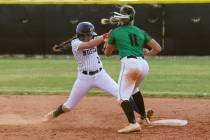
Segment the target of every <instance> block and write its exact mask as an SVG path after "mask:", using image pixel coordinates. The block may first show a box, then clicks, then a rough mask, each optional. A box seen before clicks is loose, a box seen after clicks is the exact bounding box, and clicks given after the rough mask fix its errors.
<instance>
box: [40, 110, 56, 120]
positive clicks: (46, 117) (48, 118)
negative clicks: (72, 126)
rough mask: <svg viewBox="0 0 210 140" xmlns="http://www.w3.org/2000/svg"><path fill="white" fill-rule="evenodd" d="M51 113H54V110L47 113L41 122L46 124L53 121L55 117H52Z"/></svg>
mask: <svg viewBox="0 0 210 140" xmlns="http://www.w3.org/2000/svg"><path fill="white" fill-rule="evenodd" d="M53 113H54V110H53V111H50V112H49V113H47V114H46V115H45V116H44V119H43V122H48V121H51V120H53V119H55V118H56V117H55V116H54V115H53Z"/></svg>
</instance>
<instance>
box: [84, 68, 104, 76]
mask: <svg viewBox="0 0 210 140" xmlns="http://www.w3.org/2000/svg"><path fill="white" fill-rule="evenodd" d="M101 70H102V68H99V70H96V71H89V72H88V71H82V73H83V74H85V75H94V74H96V73H98V72H100V71H101Z"/></svg>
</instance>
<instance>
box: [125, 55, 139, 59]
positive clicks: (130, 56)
mask: <svg viewBox="0 0 210 140" xmlns="http://www.w3.org/2000/svg"><path fill="white" fill-rule="evenodd" d="M127 58H128V59H129V58H135V59H137V57H136V56H132V55H131V56H127Z"/></svg>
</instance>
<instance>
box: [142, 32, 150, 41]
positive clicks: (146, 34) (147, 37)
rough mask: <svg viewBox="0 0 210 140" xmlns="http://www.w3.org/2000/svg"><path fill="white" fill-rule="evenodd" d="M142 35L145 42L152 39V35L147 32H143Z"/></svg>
mask: <svg viewBox="0 0 210 140" xmlns="http://www.w3.org/2000/svg"><path fill="white" fill-rule="evenodd" d="M144 37H145V43H147V42H149V41H150V40H151V39H152V37H151V36H150V35H149V34H148V33H147V32H144Z"/></svg>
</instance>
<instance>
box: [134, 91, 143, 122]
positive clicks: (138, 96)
mask: <svg viewBox="0 0 210 140" xmlns="http://www.w3.org/2000/svg"><path fill="white" fill-rule="evenodd" d="M132 96H133V100H134V101H135V103H136V106H137V107H138V109H139V112H140V114H141V118H142V119H143V118H145V117H146V113H145V107H144V99H143V96H142V94H141V92H140V91H138V92H136V93H135V94H134V95H132Z"/></svg>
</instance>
